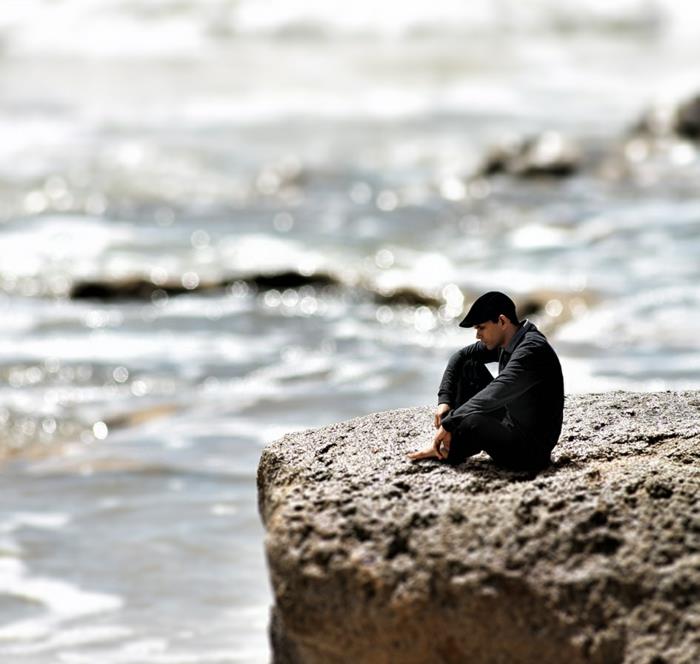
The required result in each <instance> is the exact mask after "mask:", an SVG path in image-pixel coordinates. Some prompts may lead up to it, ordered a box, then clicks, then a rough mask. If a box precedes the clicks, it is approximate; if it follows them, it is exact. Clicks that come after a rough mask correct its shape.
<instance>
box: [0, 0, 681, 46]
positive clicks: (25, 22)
mask: <svg viewBox="0 0 700 664" xmlns="http://www.w3.org/2000/svg"><path fill="white" fill-rule="evenodd" d="M7 9H8V11H6V12H4V13H3V19H2V23H0V35H1V36H2V41H3V44H4V51H5V54H6V55H10V56H13V57H22V56H36V55H54V56H60V55H63V56H65V55H83V56H86V55H87V56H91V57H108V58H124V59H134V58H142V59H149V58H172V57H192V58H197V57H200V56H201V55H202V53H203V52H205V51H207V50H211V49H213V48H216V47H217V46H219V45H221V44H222V43H230V42H236V41H240V40H245V39H251V38H270V39H275V40H280V39H285V38H286V39H293V40H297V41H309V40H312V41H313V40H327V39H334V40H338V39H343V38H345V39H348V38H349V39H362V40H367V39H372V40H392V41H395V40H397V39H436V40H439V39H444V38H445V37H455V38H463V37H467V36H469V37H472V38H473V37H475V36H476V37H479V38H484V37H486V36H491V37H493V36H496V35H511V36H514V35H518V34H531V33H533V32H536V33H551V34H560V33H562V32H564V33H570V32H572V31H584V32H594V33H600V32H605V31H613V32H615V33H616V34H619V33H620V32H628V33H644V34H648V33H649V32H652V33H656V32H660V31H661V30H663V29H664V28H665V27H666V26H667V25H669V24H670V25H672V26H675V25H676V24H677V23H678V22H679V21H681V20H682V18H683V16H684V15H685V16H687V12H688V10H693V9H694V5H693V3H691V2H684V1H681V0H657V1H656V2H652V1H650V0H626V1H625V2H618V3H614V4H610V3H608V2H603V1H602V0H597V1H595V2H588V3H585V4H581V3H577V2H574V1H573V0H567V1H566V2H562V0H547V1H543V2H537V3H522V2H517V1H516V0H501V2H492V1H491V0H478V1H476V2H469V3H464V2H457V1H455V0H423V1H422V2H414V3H411V5H406V3H403V2H399V1H398V0H394V1H392V2H383V3H381V5H379V6H378V5H377V4H376V3H374V2H372V1H371V0H361V1H358V2H355V3H354V4H353V7H352V9H351V10H349V9H348V7H347V5H340V3H337V2H321V1H319V0H304V1H303V2H296V3H289V2H285V1H284V0H267V1H265V2H259V1H257V0H241V1H236V0H216V1H214V0H212V1H209V2H176V1H174V0H152V1H151V2H149V3H139V2H132V1H127V0H104V1H103V2H100V4H99V10H98V8H97V5H95V4H93V3H89V2H83V1H81V0H68V1H64V2H61V3H54V2H51V1H50V0H27V1H26V2H22V3H12V4H11V5H10V6H8V8H7Z"/></svg>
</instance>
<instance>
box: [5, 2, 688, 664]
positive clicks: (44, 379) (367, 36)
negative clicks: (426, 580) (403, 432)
mask: <svg viewBox="0 0 700 664" xmlns="http://www.w3.org/2000/svg"><path fill="white" fill-rule="evenodd" d="M699 12H700V10H698V8H697V6H696V4H695V3H692V2H689V1H687V2H686V1H681V0H676V1H661V0H658V1H653V0H625V1H623V2H617V3H607V2H602V1H601V2H599V1H596V2H588V3H579V2H573V1H569V0H566V1H563V0H539V1H537V2H534V1H533V2H517V1H516V0H499V1H496V0H488V1H487V0H481V1H475V2H468V3H467V2H458V1H456V0H430V1H429V2H427V1H425V2H423V1H421V2H418V1H416V2H412V3H404V2H395V1H393V0H392V1H388V0H386V1H385V2H382V3H375V2H370V1H369V0H355V2H353V3H351V4H347V3H339V2H329V1H327V0H326V1H323V2H321V1H320V0H300V1H299V2H295V3H290V2H284V1H282V0H257V1H254V0H240V1H235V0H206V1H204V0H203V1H201V2H200V1H198V2H195V1H194V0H192V1H187V0H149V1H145V0H144V1H142V2H138V1H136V0H99V1H98V0H53V1H51V0H23V1H21V2H20V1H19V0H17V1H15V0H12V1H10V2H7V3H5V4H4V5H3V12H2V15H1V16H0V86H1V88H0V90H1V95H2V96H1V97H0V99H1V104H0V137H1V139H2V140H1V145H2V150H0V194H1V195H0V311H2V326H1V327H0V422H1V423H2V437H1V439H0V458H4V462H3V465H2V466H1V467H0V660H1V661H3V662H8V663H12V664H14V663H17V664H30V663H31V664H48V663H53V662H60V663H67V664H82V663H86V664H150V663H159V664H160V663H164V664H165V663H168V664H171V663H172V664H180V663H181V664H186V663H190V662H239V661H240V662H263V661H266V660H267V658H268V645H267V639H266V623H267V612H268V606H269V604H270V601H271V600H270V594H269V589H268V585H267V580H266V572H265V566H264V559H263V552H262V530H261V527H260V525H259V523H258V516H257V511H256V496H255V470H256V464H257V460H258V457H259V454H260V450H261V447H262V446H263V445H264V444H265V442H266V441H270V440H272V439H274V438H276V437H277V436H278V435H280V434H282V433H283V432H286V431H290V430H295V429H301V428H307V427H315V426H320V425H324V424H327V423H330V422H333V421H337V420H341V419H346V418H350V417H353V416H357V415H361V414H365V413H368V412H372V411H379V410H386V409H391V408H397V407H404V406H413V405H422V404H429V403H434V400H435V392H436V389H437V384H438V382H439V378H440V376H441V371H442V369H443V366H444V364H445V362H446V360H447V358H448V357H449V355H450V353H451V352H452V351H453V350H454V349H456V348H457V347H459V346H461V345H464V344H466V343H471V341H472V340H473V333H472V332H471V331H469V330H461V329H459V328H458V327H457V322H458V320H459V318H458V317H459V314H460V313H461V312H462V310H463V308H464V307H466V306H467V305H468V304H469V302H470V301H471V299H472V298H473V297H474V296H475V295H477V294H479V293H480V292H482V291H484V290H491V289H501V290H505V291H507V292H509V293H511V294H512V295H513V296H514V297H515V298H516V299H517V301H518V302H519V304H521V306H522V307H523V309H526V310H527V311H528V312H529V313H530V315H529V317H530V318H531V319H532V320H534V321H535V322H536V323H538V324H539V325H541V326H542V327H543V328H544V329H545V330H546V331H547V332H548V333H549V335H550V339H551V340H552V343H553V344H554V346H555V347H556V348H557V350H558V352H559V353H560V356H561V357H562V362H563V365H564V372H565V379H566V386H567V391H568V392H569V393H572V392H581V391H597V390H608V389H629V390H642V391H645V390H657V389H677V388H699V387H700V350H699V347H698V341H697V330H698V328H699V327H700V262H699V261H698V256H699V255H700V202H699V201H698V199H697V196H696V192H697V185H698V182H699V180H698V175H699V174H700V165H699V162H698V156H697V145H696V144H695V143H694V142H693V141H691V140H686V139H682V138H670V137H666V138H662V139H659V140H656V139H655V140H653V141H647V140H645V139H643V138H642V139H639V138H631V137H630V133H629V131H630V127H632V126H633V125H634V124H635V122H637V121H638V120H639V118H640V116H641V115H642V114H643V113H644V112H645V110H646V109H648V108H650V107H652V106H654V105H657V107H658V108H660V109H663V108H665V106H664V105H665V104H674V103H676V102H677V101H678V100H679V99H683V98H687V97H688V96H692V95H693V94H695V93H697V92H698V91H700V75H699V74H698V67H697V63H698V62H699V61H700V59H699V56H700V42H698V40H697V30H696V28H697V26H698V22H697V18H698V14H699ZM659 113H660V114H661V116H662V115H663V110H661V111H659ZM541 132H557V133H555V134H552V133H548V134H545V136H546V137H548V138H547V139H546V140H547V141H549V142H548V143H547V142H546V143H545V147H544V150H545V152H547V150H550V152H551V151H552V150H554V151H555V152H556V149H557V147H556V146H557V145H559V144H560V143H561V141H562V140H563V141H571V142H574V143H575V144H576V145H577V146H578V149H579V151H580V153H581V154H584V155H587V157H585V158H583V159H582V160H581V162H580V163H581V167H580V168H578V169H577V170H576V172H575V173H573V174H572V175H570V176H568V177H561V178H525V177H519V176H517V175H509V174H502V175H494V176H490V177H486V176H475V173H476V172H477V171H478V169H479V164H480V163H481V162H482V160H483V158H484V155H485V154H487V153H488V151H489V150H490V149H491V147H492V146H493V145H495V144H501V145H502V144H504V141H505V142H510V143H507V144H511V145H512V142H513V141H514V140H517V139H520V138H523V137H527V136H532V135H538V134H541ZM547 146H549V147H547ZM552 146H554V147H552ZM270 275H282V276H281V277H279V278H278V280H277V281H274V280H271V279H270ZM134 281H136V282H138V283H140V284H141V285H142V286H143V284H144V283H145V284H151V285H152V286H153V288H151V289H150V290H149V289H148V288H146V289H145V290H144V288H141V290H138V289H137V290H138V292H136V291H134V292H132V293H131V295H130V296H129V297H121V298H119V297H117V298H106V297H102V296H100V297H97V298H96V299H95V298H93V299H90V298H76V297H71V293H73V294H74V295H75V294H76V292H77V291H76V288H77V286H78V285H79V284H84V283H85V282H98V283H100V284H102V286H103V288H104V287H106V286H105V285H109V284H112V285H117V286H120V287H121V285H123V284H125V283H129V282H132V283H133V282H134ZM217 285H218V286H217ZM204 286H212V287H211V288H209V287H207V288H203V287H204ZM178 288H179V289H180V290H182V291H184V292H182V293H179V294H178V293H177V292H176V291H177V290H178ZM94 294H95V293H93V295H94ZM98 295H99V293H98ZM102 295H104V293H102Z"/></svg>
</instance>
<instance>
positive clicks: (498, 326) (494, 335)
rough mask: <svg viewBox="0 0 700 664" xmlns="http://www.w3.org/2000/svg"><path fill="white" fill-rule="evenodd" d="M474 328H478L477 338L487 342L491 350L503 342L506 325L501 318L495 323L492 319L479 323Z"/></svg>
mask: <svg viewBox="0 0 700 664" xmlns="http://www.w3.org/2000/svg"><path fill="white" fill-rule="evenodd" d="M474 329H475V330H476V338H477V339H478V340H479V341H481V342H483V343H484V344H486V347H487V348H488V349H489V350H493V349H494V348H497V347H498V346H500V345H502V344H503V339H504V336H505V326H504V325H503V324H502V322H501V320H500V319H499V320H498V321H497V322H495V323H493V322H491V321H486V322H485V323H479V324H478V325H475V326H474Z"/></svg>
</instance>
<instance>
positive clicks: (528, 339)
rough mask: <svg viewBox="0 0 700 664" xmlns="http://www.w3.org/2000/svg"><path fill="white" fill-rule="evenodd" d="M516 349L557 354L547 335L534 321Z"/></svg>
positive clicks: (525, 351) (526, 351)
mask: <svg viewBox="0 0 700 664" xmlns="http://www.w3.org/2000/svg"><path fill="white" fill-rule="evenodd" d="M516 350H520V352H522V353H535V352H537V353H547V354H549V353H552V354H553V355H556V351H555V350H554V348H552V345H551V344H550V343H549V340H548V339H547V337H546V336H545V335H544V333H543V332H542V331H541V330H539V329H538V328H537V327H536V326H535V325H534V324H533V323H530V325H529V327H528V329H526V330H525V334H523V338H522V339H521V341H520V343H519V344H518V347H517V349H516Z"/></svg>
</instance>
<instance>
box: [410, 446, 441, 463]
mask: <svg viewBox="0 0 700 664" xmlns="http://www.w3.org/2000/svg"><path fill="white" fill-rule="evenodd" d="M406 456H407V457H408V458H409V459H410V460H411V461H420V460H421V459H439V458H440V457H439V456H438V453H437V452H436V451H435V448H434V447H433V446H432V445H430V447H426V448H425V449H424V450H419V451H417V452H410V453H409V454H407V455H406Z"/></svg>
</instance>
